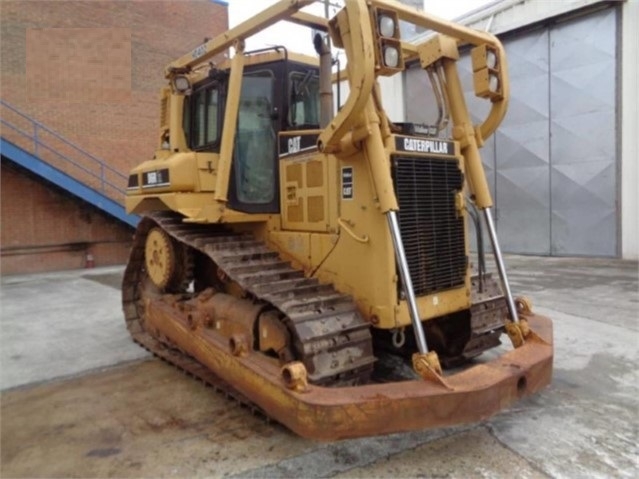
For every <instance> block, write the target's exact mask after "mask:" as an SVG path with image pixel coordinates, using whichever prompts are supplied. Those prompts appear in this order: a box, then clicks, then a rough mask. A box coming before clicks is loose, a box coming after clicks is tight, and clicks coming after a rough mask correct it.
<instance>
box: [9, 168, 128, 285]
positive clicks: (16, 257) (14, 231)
mask: <svg viewBox="0 0 639 479" xmlns="http://www.w3.org/2000/svg"><path fill="white" fill-rule="evenodd" d="M0 175H1V176H0V188H1V189H0V215H2V229H1V230H0V243H1V244H2V250H1V255H0V271H1V272H2V274H14V273H33V272H40V271H55V270H66V269H78V268H84V267H85V266H86V258H87V253H90V254H92V255H93V258H94V261H95V266H107V265H113V264H121V263H124V262H126V259H127V257H128V254H129V248H130V246H131V238H132V236H133V229H132V228H130V227H129V226H127V225H125V224H123V223H121V222H120V221H118V220H116V219H114V218H112V217H110V216H109V215H107V214H105V213H102V212H101V211H100V210H98V209H96V208H94V207H93V206H91V205H89V204H88V203H86V202H83V201H80V200H78V199H77V198H75V197H73V196H71V195H70V194H68V193H66V192H65V191H63V190H60V189H58V188H56V187H55V186H52V185H50V184H48V183H46V182H44V181H43V180H41V179H39V178H36V177H34V176H32V175H31V174H30V173H27V172H26V171H24V170H22V169H20V168H19V167H15V166H13V165H12V163H10V162H6V161H4V160H3V161H2V168H1V171H0Z"/></svg>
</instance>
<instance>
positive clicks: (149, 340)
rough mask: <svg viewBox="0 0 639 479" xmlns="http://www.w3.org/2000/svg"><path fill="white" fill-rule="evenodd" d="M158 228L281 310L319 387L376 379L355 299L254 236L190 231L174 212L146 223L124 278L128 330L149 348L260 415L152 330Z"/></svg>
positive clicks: (197, 228) (194, 227) (250, 293)
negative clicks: (149, 272) (151, 274)
mask: <svg viewBox="0 0 639 479" xmlns="http://www.w3.org/2000/svg"><path fill="white" fill-rule="evenodd" d="M155 226H159V227H161V228H162V229H163V230H164V231H165V232H166V233H168V234H169V235H170V236H171V237H172V238H174V239H175V240H177V241H179V242H180V243H182V244H184V245H186V246H188V247H190V248H192V249H193V250H195V251H199V252H200V253H201V254H204V255H206V256H208V257H209V258H210V259H211V260H212V261H213V262H214V263H215V264H216V265H217V266H218V267H219V268H220V270H221V271H223V273H224V275H225V276H226V277H227V278H229V279H231V280H232V281H234V282H235V283H237V284H238V285H239V286H240V287H241V288H242V289H243V291H244V292H245V294H247V295H248V296H249V297H251V298H252V299H253V301H255V302H259V303H265V304H268V305H270V306H272V307H274V308H276V309H277V310H278V311H279V312H280V314H281V316H282V317H283V318H284V319H283V321H284V322H285V324H287V326H288V328H289V330H290V331H291V332H292V333H293V334H292V336H293V341H294V349H295V350H296V351H297V354H298V356H299V357H298V358H297V359H298V360H300V361H302V362H304V363H305V364H306V365H307V369H308V370H309V371H312V374H309V380H310V381H311V382H313V383H315V384H321V385H324V386H333V385H335V386H337V385H348V384H358V383H362V382H367V381H368V380H369V377H370V374H371V372H372V369H373V362H374V361H375V358H374V357H373V349H372V339H371V334H370V331H369V325H368V323H366V322H365V321H364V320H363V319H362V317H361V316H360V315H359V313H358V312H357V310H356V308H355V305H354V303H353V301H352V299H351V297H350V296H347V295H343V294H341V293H339V292H337V291H336V290H335V289H334V288H333V287H332V286H331V285H325V284H320V283H319V282H318V281H317V280H316V279H315V278H306V277H305V276H304V273H303V272H302V271H300V270H297V269H294V268H293V267H291V265H290V264H289V263H287V262H284V261H282V260H281V259H280V258H279V256H278V254H277V252H275V251H272V250H270V249H269V248H268V247H267V246H266V245H265V244H264V243H263V242H261V241H257V240H255V239H254V238H253V237H251V236H249V235H242V234H236V233H233V232H230V231H228V230H223V229H221V228H220V227H218V226H211V225H190V224H185V223H183V222H182V220H181V217H180V216H179V215H176V214H174V213H170V212H160V213H154V214H152V215H149V216H147V217H145V218H144V219H143V220H142V221H141V222H140V225H139V226H138V229H137V231H136V234H135V238H134V244H133V248H132V251H131V256H130V259H129V263H128V265H127V268H126V271H125V274H124V280H123V286H122V300H123V309H124V314H125V318H126V324H127V327H128V329H129V332H130V334H131V336H132V337H133V339H134V340H135V341H136V342H137V343H139V344H140V345H141V346H143V347H144V348H146V349H147V350H149V351H150V352H152V353H153V354H155V355H156V356H158V357H160V358H162V359H163V360H165V361H167V362H169V363H171V364H173V365H175V366H176V367H178V368H179V369H181V370H183V371H184V372H186V373H188V374H189V375H192V376H194V377H196V378H198V379H200V380H202V381H203V382H205V383H206V384H208V385H210V386H212V387H213V388H215V389H216V390H218V391H220V392H222V393H223V394H225V395H226V396H228V397H231V398H233V399H235V400H236V401H238V402H239V403H241V404H243V405H245V406H248V407H249V408H250V409H251V410H253V411H259V408H257V406H255V405H254V404H253V403H252V402H251V401H250V399H249V398H246V397H245V396H243V395H242V394H240V393H238V392H237V391H236V390H235V389H234V388H233V387H232V385H230V384H228V383H226V382H225V381H223V380H221V379H220V378H219V377H217V375H215V373H214V372H213V371H211V370H209V369H208V368H206V367H204V366H202V365H201V364H200V363H199V362H197V361H196V360H194V359H193V358H191V357H190V356H188V355H187V354H185V353H183V352H181V351H179V350H178V349H176V348H174V347H173V346H172V345H171V344H170V342H168V341H165V340H163V339H162V338H156V337H154V336H152V335H151V334H150V333H149V332H147V331H146V330H145V327H144V314H145V308H144V296H146V295H152V294H156V295H157V294H158V292H157V291H155V292H153V290H152V288H148V287H145V282H147V279H146V272H145V267H144V265H145V262H144V251H145V241H146V236H147V234H148V232H149V231H150V229H151V228H153V227H155Z"/></svg>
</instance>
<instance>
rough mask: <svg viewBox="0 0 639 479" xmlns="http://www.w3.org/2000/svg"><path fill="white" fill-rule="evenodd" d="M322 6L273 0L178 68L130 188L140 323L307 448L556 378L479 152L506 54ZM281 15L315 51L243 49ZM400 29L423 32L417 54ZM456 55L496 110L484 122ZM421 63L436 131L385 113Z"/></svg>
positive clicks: (362, 4) (431, 25) (427, 23)
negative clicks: (318, 12) (522, 293)
mask: <svg viewBox="0 0 639 479" xmlns="http://www.w3.org/2000/svg"><path fill="white" fill-rule="evenodd" d="M311 3H313V2H312V0H281V1H279V2H278V3H276V4H274V5H273V6H271V7H269V8H267V9H266V10H264V11H263V12H262V13H260V14H258V15H256V16H254V17H253V18H251V19H249V20H247V21H245V22H244V23H241V24H239V25H238V26H236V27H234V28H232V29H230V30H229V31H227V32H225V33H224V34H222V35H220V36H218V37H216V38H214V39H212V40H209V41H207V42H205V43H204V44H202V45H201V46H199V47H198V48H196V49H194V50H193V51H192V52H189V53H188V54H186V55H184V56H183V57H181V58H179V59H177V60H176V61H174V62H172V63H171V64H169V65H168V66H167V68H166V71H165V75H166V78H167V86H166V87H165V88H164V89H163V90H162V91H161V96H160V103H161V104H160V123H161V126H160V132H159V135H158V147H157V150H156V152H155V155H154V156H153V159H151V160H148V161H145V162H143V163H141V164H140V165H139V166H137V167H135V168H134V169H133V170H132V171H131V173H130V176H129V179H128V188H127V195H126V207H127V211H128V212H129V213H135V214H139V215H141V216H142V219H141V221H140V223H139V225H138V228H137V230H136V233H135V237H134V244H133V247H132V251H131V256H130V260H129V263H128V265H127V268H126V271H125V275H124V280H123V293H122V297H123V308H124V315H125V318H126V323H127V326H128V329H129V331H130V333H131V335H132V337H133V339H134V340H135V341H136V342H138V343H140V344H141V345H142V346H144V347H146V348H147V349H149V350H150V351H151V352H153V353H154V354H156V355H157V356H159V357H161V358H164V359H165V360H167V361H168V362H170V363H172V364H174V365H176V366H177V367H179V368H181V369H183V370H184V371H185V372H187V373H189V374H191V375H193V376H195V377H197V378H200V379H202V380H203V381H205V382H207V383H208V384H210V385H212V386H214V387H215V388H218V389H220V390H221V391H223V392H224V393H225V394H227V395H229V396H232V397H234V398H236V399H237V400H239V401H240V402H241V403H243V404H246V405H248V406H249V407H251V408H253V409H255V410H259V411H261V412H262V413H263V414H265V415H266V416H267V417H269V418H272V419H274V420H276V421H278V422H279V423H281V424H283V425H285V426H286V427H288V428H290V429H291V430H292V431H294V432H295V433H297V434H299V435H301V436H304V437H309V438H313V439H320V440H335V439H342V438H349V437H360V436H368V435H377V434H388V433H393V432H399V431H408V430H416V429H424V428H432V427H442V426H447V425H452V424H458V423H465V422H472V421H479V420H483V419H485V418H488V417H490V416H491V415H493V414H495V413H496V412H498V411H500V410H502V409H504V408H506V407H508V406H509V405H511V404H512V403H513V402H515V401H517V400H518V399H520V398H522V397H524V396H527V395H530V394H532V393H535V392H537V391H539V390H540V389H541V388H543V387H544V386H546V385H547V384H549V382H550V380H551V375H552V358H553V345H552V323H551V321H550V320H549V319H547V318H545V317H542V316H539V315H536V314H534V313H533V312H532V310H531V306H530V303H529V301H528V300H527V299H526V298H524V297H517V298H515V297H514V296H513V294H512V293H511V290H510V287H509V283H508V278H507V274H506V269H505V266H504V261H503V259H502V254H501V252H500V248H499V243H498V241H497V237H496V232H495V226H494V223H493V218H492V214H491V206H492V199H491V196H490V192H489V188H488V186H487V182H486V177H485V174H484V170H483V167H482V163H481V158H480V154H479V148H480V147H481V146H482V144H483V143H484V142H485V141H486V139H487V138H488V137H489V136H490V135H491V134H493V133H494V131H495V129H496V128H497V127H498V125H499V123H500V122H501V120H502V119H503V117H504V115H505V112H506V107H507V103H508V90H509V83H508V76H507V68H506V57H505V54H504V49H503V47H502V45H501V43H500V42H499V40H498V39H497V38H496V37H495V36H493V35H491V34H489V33H485V32H478V31H475V30H472V29H469V28H466V27H463V26H460V25H456V24H454V23H450V22H447V21H445V20H442V19H439V18H437V17H434V16H431V15H428V14H425V13H424V12H420V11H417V10H415V9H413V8H410V7H407V6H404V5H402V4H400V3H397V2H394V1H392V0H346V1H345V2H344V4H345V5H344V7H343V8H342V9H341V10H339V11H338V12H337V13H336V14H335V15H334V17H333V18H331V19H325V18H323V17H320V16H315V15H312V14H310V13H308V12H306V11H303V10H302V9H303V8H304V7H306V6H307V5H309V4H311ZM280 21H284V22H293V23H297V24H301V25H304V26H307V27H309V29H311V31H312V32H313V31H314V32H315V37H314V40H313V43H314V46H315V49H316V51H317V52H318V55H317V56H307V55H301V54H296V53H293V52H290V51H288V50H287V49H286V48H284V47H272V48H267V49H263V50H258V51H253V52H248V51H245V48H244V45H245V43H244V42H245V40H246V39H247V38H248V37H250V36H251V35H254V34H255V33H257V32H260V31H262V30H263V29H265V28H267V27H269V26H271V25H273V24H275V23H277V22H280ZM400 21H403V22H408V23H409V24H413V25H416V26H418V27H421V28H424V29H427V30H430V31H432V34H431V35H430V36H428V37H427V38H426V39H425V40H423V41H421V42H419V43H410V42H407V41H404V40H402V38H401V34H400V28H399V26H400ZM460 48H468V49H469V51H470V56H471V59H472V68H473V82H474V93H475V95H477V96H478V97H480V98H482V99H485V101H486V102H489V103H490V110H489V113H488V115H487V117H486V118H485V119H484V121H483V122H482V123H481V124H473V123H472V121H471V118H470V116H469V112H468V109H467V106H466V102H465V98H464V93H463V90H462V86H461V83H460V79H459V74H458V70H457V61H458V60H459V58H460V53H459V51H460ZM231 49H232V50H231ZM337 49H341V50H342V51H343V55H345V58H346V61H347V62H346V66H345V68H344V70H343V71H342V72H341V74H339V73H337V72H335V73H334V72H333V68H332V67H333V65H332V64H333V54H334V52H335V51H336V50H337ZM227 52H228V55H225V53H227ZM231 52H232V54H231ZM412 65H417V66H418V67H421V68H422V69H423V70H424V72H423V73H424V75H427V76H428V78H429V79H430V81H431V86H432V89H433V94H434V97H435V98H436V99H437V107H438V111H439V113H440V114H439V117H438V118H437V121H436V122H435V124H434V125H429V126H425V125H418V124H412V123H394V122H392V121H390V120H389V118H388V117H387V115H386V113H385V111H384V108H383V104H382V98H381V90H380V87H379V84H378V78H379V77H380V76H391V75H398V74H401V73H402V72H403V71H404V70H405V69H406V68H407V66H412ZM338 81H346V82H348V87H349V88H348V90H349V91H348V95H347V96H346V95H345V98H344V99H343V100H344V101H343V102H342V101H341V99H340V102H339V103H343V104H340V105H339V107H338V108H337V111H336V113H334V111H333V110H334V99H333V89H334V86H335V83H336V82H338ZM469 219H474V220H475V221H476V222H478V220H483V221H482V222H480V223H478V225H480V224H482V223H483V224H485V227H486V231H487V233H488V236H489V238H490V241H491V245H492V250H493V253H494V257H495V263H496V266H497V271H498V275H496V276H495V277H493V275H491V274H489V273H486V271H485V269H486V268H485V267H480V268H479V269H478V271H477V272H476V273H475V272H474V269H473V268H472V264H471V261H470V257H471V255H470V246H469V244H470V240H469V236H470V235H469V225H468V223H469ZM478 264H479V265H480V266H483V264H484V261H483V253H482V251H480V255H479V261H478ZM500 338H509V341H507V343H508V344H507V345H502V346H501V347H499V348H497V347H498V346H500V344H501V339H500ZM489 350H490V351H489ZM487 351H489V352H488V353H486V354H484V355H483V356H481V357H480V355H481V354H482V353H484V352H487ZM442 366H443V368H442ZM449 367H450V368H453V370H452V372H451V371H449V370H448V369H447V368H449ZM444 370H445V371H446V372H444Z"/></svg>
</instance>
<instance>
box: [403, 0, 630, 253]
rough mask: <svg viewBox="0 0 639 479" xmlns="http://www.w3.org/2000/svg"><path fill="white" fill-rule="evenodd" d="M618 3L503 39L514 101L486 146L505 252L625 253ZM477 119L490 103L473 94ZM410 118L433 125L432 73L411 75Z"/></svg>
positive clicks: (465, 73) (464, 63)
mask: <svg viewBox="0 0 639 479" xmlns="http://www.w3.org/2000/svg"><path fill="white" fill-rule="evenodd" d="M616 38H617V10H616V9H615V8H609V9H606V10H603V11H599V12H595V13H591V14H588V15H584V16H581V17H578V18H575V19H572V20H569V21H566V22H562V23H557V24H554V25H552V26H547V27H543V28H538V29H537V30H533V31H529V32H526V33H522V34H519V35H514V36H511V37H508V38H506V39H505V40H504V45H505V47H506V52H507V55H508V63H509V72H510V79H511V103H510V108H509V111H508V115H507V116H506V119H505V121H504V122H503V123H502V125H501V127H500V129H499V131H498V133H497V134H496V135H495V136H494V137H492V138H491V139H490V140H489V141H488V142H487V143H486V145H485V146H484V148H483V149H482V156H483V160H484V165H485V168H486V173H487V175H488V176H489V182H490V184H491V189H492V193H493V198H494V200H495V209H496V217H497V228H498V232H499V237H500V242H501V245H502V248H503V250H504V251H507V252H512V253H524V254H550V255H589V256H615V255H617V254H618V247H617V244H618V205H617V197H618V193H617V192H618V185H617V152H616V144H617V137H618V135H617V125H616V96H615V91H616V71H617V68H616ZM460 70H461V75H462V79H463V82H464V86H465V89H466V90H467V93H468V95H467V100H468V103H469V107H470V109H471V111H472V114H473V117H474V120H476V121H479V120H480V119H482V118H484V116H485V113H486V111H487V108H488V107H487V105H486V104H485V103H486V102H484V101H482V100H479V99H476V98H475V97H474V94H473V92H472V76H471V71H470V62H469V61H468V58H464V59H462V60H461V61H460ZM405 91H406V98H407V102H406V117H407V120H408V121H415V122H425V123H432V121H433V120H432V118H434V117H435V111H434V109H433V108H432V105H433V101H432V96H431V94H430V88H429V85H428V80H427V78H426V75H425V73H424V72H423V71H422V70H421V69H416V70H410V71H409V72H408V73H407V75H406V90H405Z"/></svg>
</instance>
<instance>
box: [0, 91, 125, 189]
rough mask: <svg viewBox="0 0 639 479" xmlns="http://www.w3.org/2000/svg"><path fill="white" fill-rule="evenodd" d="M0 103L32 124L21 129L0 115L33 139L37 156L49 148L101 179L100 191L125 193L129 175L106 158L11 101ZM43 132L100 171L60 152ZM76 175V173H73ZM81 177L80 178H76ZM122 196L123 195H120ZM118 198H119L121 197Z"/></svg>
mask: <svg viewBox="0 0 639 479" xmlns="http://www.w3.org/2000/svg"><path fill="white" fill-rule="evenodd" d="M0 105H2V106H3V107H4V108H7V109H9V110H11V111H12V112H13V113H15V114H17V115H19V116H20V117H21V118H23V119H25V120H26V121H27V122H29V123H30V124H31V131H32V132H30V131H26V130H23V129H21V128H20V127H18V126H17V125H16V124H15V123H11V122H10V121H8V120H7V119H6V118H5V117H4V115H0V123H1V124H2V125H4V126H7V127H9V128H11V129H12V130H14V131H15V132H16V133H18V134H20V135H22V136H23V137H25V138H28V139H29V140H32V141H33V151H32V153H33V154H35V156H39V153H40V151H42V150H47V151H50V152H52V153H54V154H55V155H56V156H57V157H58V158H60V159H62V160H64V161H65V162H67V163H69V164H71V165H73V166H74V167H75V168H78V169H79V170H81V171H83V172H84V173H86V174H87V175H89V176H90V177H92V178H95V179H96V180H98V181H99V185H100V186H99V191H100V192H101V193H103V194H106V195H107V196H111V195H109V194H107V189H114V190H116V191H117V192H118V193H120V194H122V195H124V194H125V192H126V190H125V188H123V186H122V185H125V184H126V179H127V176H126V175H124V174H122V173H121V172H119V171H118V170H116V169H115V168H113V167H112V166H110V165H109V164H108V163H106V162H105V161H104V160H101V159H99V158H97V157H95V156H93V155H92V154H91V153H89V152H87V151H85V150H83V149H82V148H80V147H79V146H78V145H76V144H74V143H72V142H71V141H69V140H67V139H66V138H64V137H63V136H62V135H60V134H59V133H57V132H56V131H54V130H52V129H51V128H49V127H47V126H45V125H43V124H42V123H40V122H39V121H37V120H35V119H33V118H31V117H30V116H28V115H26V114H25V113H23V112H21V111H20V110H18V109H17V108H16V107H14V106H12V105H10V104H9V103H7V102H6V101H5V100H3V99H0ZM42 132H46V133H47V134H49V135H52V136H53V137H55V138H56V139H57V140H59V141H60V142H62V143H63V144H64V145H66V146H68V147H70V148H72V150H73V151H75V152H77V153H79V154H81V155H82V156H83V159H85V160H86V159H88V160H89V162H90V163H91V164H93V165H95V166H96V167H97V168H98V170H99V173H96V172H95V171H92V170H91V169H89V168H87V167H86V166H83V165H81V164H79V163H78V162H77V161H74V160H73V159H72V158H69V157H68V156H65V155H63V154H62V153H60V152H59V151H57V150H56V149H55V148H53V147H52V146H51V145H50V142H49V144H47V143H46V142H45V141H44V139H43V138H44V135H42ZM105 172H108V173H111V174H113V175H115V176H116V177H117V178H118V179H121V180H122V181H121V183H120V185H116V184H114V183H112V182H111V181H109V180H108V179H106V177H105ZM72 176H74V175H72ZM76 179H79V178H76ZM120 198H121V197H120ZM120 198H118V199H120Z"/></svg>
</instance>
